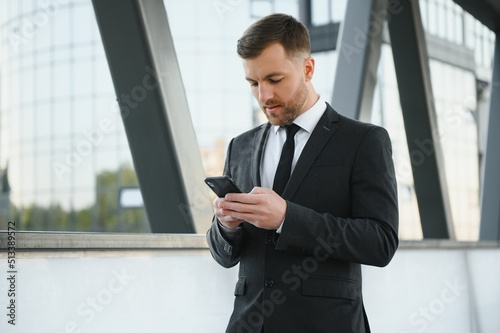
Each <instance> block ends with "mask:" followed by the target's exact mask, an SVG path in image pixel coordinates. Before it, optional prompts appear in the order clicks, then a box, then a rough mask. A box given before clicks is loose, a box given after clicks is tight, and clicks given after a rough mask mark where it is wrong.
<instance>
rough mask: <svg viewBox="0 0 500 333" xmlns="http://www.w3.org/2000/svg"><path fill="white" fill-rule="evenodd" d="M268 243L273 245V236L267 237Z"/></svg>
mask: <svg viewBox="0 0 500 333" xmlns="http://www.w3.org/2000/svg"><path fill="white" fill-rule="evenodd" d="M266 244H267V245H272V244H273V238H272V237H266Z"/></svg>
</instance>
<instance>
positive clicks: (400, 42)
mask: <svg viewBox="0 0 500 333" xmlns="http://www.w3.org/2000/svg"><path fill="white" fill-rule="evenodd" d="M389 8H399V9H398V11H397V13H395V14H394V15H392V16H391V19H390V20H389V21H388V26H389V35H390V39H391V45H392V52H393V56H394V65H395V69H396V77H397V82H398V87H399V96H400V102H401V108H402V111H403V119H404V124H405V129H406V137H407V142H408V149H409V152H410V158H411V160H412V171H413V178H414V183H415V193H416V195H417V201H418V207H419V211H420V219H421V224H422V231H423V236H424V238H442V239H446V238H449V239H455V234H454V227H453V221H452V216H451V210H450V204H449V197H448V187H447V183H446V177H445V171H444V159H443V155H442V149H441V143H440V140H439V131H438V124H437V117H436V110H435V106H434V98H433V95H432V87H431V79H430V70H429V61H428V54H427V45H426V41H425V35H424V29H423V26H422V20H421V17H420V9H419V3H418V1H411V0H404V1H402V0H390V1H389Z"/></svg>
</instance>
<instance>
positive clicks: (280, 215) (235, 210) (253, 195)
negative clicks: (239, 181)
mask: <svg viewBox="0 0 500 333" xmlns="http://www.w3.org/2000/svg"><path fill="white" fill-rule="evenodd" d="M225 199H226V200H224V201H223V202H220V203H219V208H221V209H222V214H224V215H229V216H232V217H233V218H236V219H242V220H245V221H247V222H249V223H251V224H253V225H255V226H256V227H258V228H261V229H267V230H275V229H278V228H279V227H280V226H281V223H282V222H283V219H284V218H285V213H286V209H287V203H286V201H285V200H284V199H283V198H281V197H280V196H279V195H278V194H277V193H276V192H274V191H273V190H271V189H269V188H264V187H254V188H253V190H252V192H250V193H228V194H226V196H225Z"/></svg>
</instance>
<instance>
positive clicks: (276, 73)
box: [245, 72, 285, 82]
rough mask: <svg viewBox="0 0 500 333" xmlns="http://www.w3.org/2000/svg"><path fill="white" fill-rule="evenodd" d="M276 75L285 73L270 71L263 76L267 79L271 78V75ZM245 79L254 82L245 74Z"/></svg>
mask: <svg viewBox="0 0 500 333" xmlns="http://www.w3.org/2000/svg"><path fill="white" fill-rule="evenodd" d="M276 75H285V73H283V72H272V73H269V74H267V75H266V76H265V77H264V80H267V79H269V78H271V77H273V76H276ZM245 80H247V81H253V82H256V81H255V80H254V79H252V78H249V77H248V76H245Z"/></svg>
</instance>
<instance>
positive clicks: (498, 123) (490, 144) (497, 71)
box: [479, 34, 500, 240]
mask: <svg viewBox="0 0 500 333" xmlns="http://www.w3.org/2000/svg"><path fill="white" fill-rule="evenodd" d="M499 36H500V35H499V34H497V35H496V38H495V54H494V60H493V77H492V81H491V95H490V111H489V117H488V118H489V120H488V132H487V141H486V152H485V154H484V155H485V156H484V165H483V166H484V171H483V173H482V174H483V179H482V181H481V183H482V193H481V228H480V232H479V238H480V239H481V240H500V172H499V171H500V148H499V146H498V144H499V143H500V131H499V130H498V129H499V128H500V38H499Z"/></svg>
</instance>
